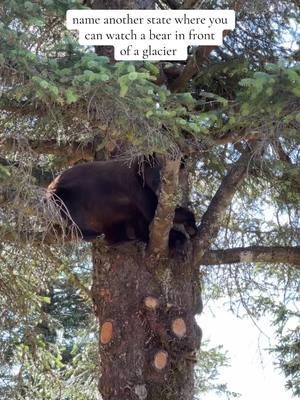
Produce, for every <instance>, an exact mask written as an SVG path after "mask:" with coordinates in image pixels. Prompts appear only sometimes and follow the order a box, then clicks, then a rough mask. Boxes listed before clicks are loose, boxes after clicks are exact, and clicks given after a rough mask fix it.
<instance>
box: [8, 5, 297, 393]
mask: <svg viewBox="0 0 300 400" xmlns="http://www.w3.org/2000/svg"><path fill="white" fill-rule="evenodd" d="M202 3H203V2H202ZM234 3H235V2H234ZM232 4H233V2H231V1H227V0H226V1H221V2H220V1H217V0H211V1H205V2H204V3H203V4H202V6H203V8H216V7H218V8H230V7H231V6H232ZM83 7H84V6H83V5H82V1H79V0H59V1H54V0H34V1H33V0H32V1H23V0H3V1H2V2H1V4H0V37H1V41H0V84H1V96H0V108H1V110H2V111H1V113H0V130H1V134H0V140H1V141H2V140H4V139H7V138H10V139H12V141H13V146H11V148H10V149H9V150H8V151H7V152H6V150H4V154H3V157H5V159H4V162H3V163H2V160H0V183H1V193H0V194H1V196H0V199H1V201H2V197H4V200H5V198H6V196H7V197H8V200H10V202H8V205H7V203H5V201H4V205H3V204H1V218H0V219H1V221H0V228H1V231H0V233H1V246H0V251H1V254H0V263H1V268H0V309H1V310H3V311H1V313H0V397H1V398H2V399H4V400H6V399H14V398H15V399H25V400H26V399H28V400H29V399H30V400H32V399H36V400H39V399H40V400H46V399H47V400H48V399H49V400H50V399H51V400H57V399H58V398H61V399H64V400H92V399H95V398H96V396H95V393H96V390H97V389H96V382H95V376H97V375H98V371H97V368H98V367H97V360H96V359H95V354H96V347H97V344H96V342H97V339H96V327H95V323H94V321H93V320H92V319H91V318H90V315H91V308H90V301H89V298H88V290H87V288H88V287H89V285H90V270H89V267H88V266H87V265H88V264H87V261H86V260H87V259H86V254H85V252H84V248H80V249H79V251H78V252H75V249H74V248H67V247H65V248H64V250H63V251H62V249H61V248H59V249H58V247H53V248H52V247H49V246H46V245H45V246H40V247H39V246H36V243H35V240H37V241H38V239H39V236H40V235H39V234H40V233H43V223H45V221H44V220H43V221H42V222H41V220H40V219H37V218H36V217H35V216H34V215H30V212H29V211H30V209H31V208H32V204H35V205H36V204H40V203H39V201H38V200H40V199H41V198H42V191H36V187H35V185H36V184H39V183H41V181H43V179H42V178H43V173H44V172H45V171H46V172H49V171H51V172H52V171H59V170H61V169H62V168H66V166H67V164H68V161H66V159H65V157H64V154H63V155H59V156H57V155H56V154H51V155H50V154H47V152H46V153H45V154H41V155H40V154H38V147H33V148H31V147H30V143H31V141H34V142H35V143H37V144H39V142H41V143H44V142H45V141H46V142H47V143H55V145H64V144H65V145H66V146H67V145H68V144H70V143H71V144H73V143H76V145H78V146H79V147H82V148H83V149H84V148H85V146H87V145H89V144H91V143H92V144H95V146H96V150H97V152H101V151H102V150H103V149H104V148H105V146H106V145H110V144H116V143H117V144H118V145H119V143H121V144H122V145H124V147H125V149H129V150H128V152H127V153H126V152H125V155H124V156H125V157H126V158H127V159H128V158H132V157H133V156H136V155H140V154H150V153H152V152H156V153H157V154H171V155H173V154H177V152H178V150H179V148H180V150H184V151H186V149H187V152H189V151H191V153H192V154H193V160H192V161H193V163H194V165H196V168H195V173H194V176H193V182H192V183H193V188H194V189H193V195H192V200H193V207H194V209H195V210H196V212H197V214H198V215H197V216H198V217H201V216H202V215H203V214H204V212H205V211H206V208H207V206H208V204H209V203H210V202H211V199H212V196H213V194H214V193H215V192H216V190H217V189H218V187H219V185H220V181H221V179H222V178H223V177H224V176H225V174H226V173H227V171H228V170H229V169H230V166H231V164H232V163H234V162H235V160H237V158H239V156H240V151H241V148H242V149H243V148H244V147H245V139H247V138H248V137H250V138H258V139H260V140H261V142H262V144H263V149H262V152H261V153H262V154H260V155H259V156H260V157H257V159H256V157H254V159H253V160H251V164H250V165H249V176H248V179H247V181H246V183H245V184H244V185H243V187H241V189H240V192H239V193H238V194H237V195H236V197H235V199H234V202H233V205H232V207H231V209H230V210H229V212H228V213H227V215H226V218H225V219H224V221H223V225H222V227H221V231H220V234H219V237H218V239H217V240H216V242H215V243H214V245H215V246H216V247H217V248H220V249H222V248H226V247H228V248H230V247H237V246H248V245H264V246H271V245H274V246H278V245H281V246H289V245H293V246H299V229H300V228H299V225H300V222H299V221H300V212H299V209H300V208H299V205H300V184H299V182H300V179H299V177H300V175H299V166H300V158H299V154H300V152H299V146H300V140H299V139H300V138H299V123H300V101H299V97H300V68H299V58H298V61H297V57H298V56H297V52H296V51H295V52H294V53H293V50H292V49H288V48H287V47H286V46H285V47H284V46H283V43H282V38H284V37H286V34H287V32H292V25H293V21H295V22H297V20H298V19H299V15H300V14H299V12H297V11H298V9H297V8H296V7H297V4H296V2H294V1H284V0H282V1H272V0H270V1H268V2H267V7H266V5H265V3H264V2H261V1H254V2H253V1H252V2H250V1H248V2H246V3H245V6H244V8H243V10H242V12H240V13H239V16H238V17H239V18H238V22H239V23H238V26H237V28H236V30H235V32H234V33H233V34H232V35H230V37H228V38H227V40H226V45H225V46H223V47H222V48H219V49H217V51H216V52H214V53H213V54H212V55H211V56H210V60H209V62H207V63H206V62H205V63H203V65H202V63H201V65H199V74H198V75H197V77H195V79H193V80H191V81H190V82H189V83H188V85H187V88H186V89H185V90H186V91H185V92H179V93H173V92H171V91H170V90H169V89H168V88H167V87H166V86H158V85H157V84H156V80H157V79H158V77H159V75H160V69H159V66H158V65H157V64H155V63H150V62H136V63H132V62H117V63H115V64H110V62H109V60H108V58H107V57H103V56H98V55H96V54H95V53H94V52H93V51H92V49H90V48H88V49H85V48H83V47H81V46H79V44H78V42H77V39H76V34H74V33H71V32H68V31H66V28H65V25H64V19H65V12H66V10H67V9H71V8H74V9H79V8H83ZM268 10H272V12H268ZM284 34H285V36H284ZM176 66H177V67H180V65H179V64H178V65H177V64H176ZM228 137H229V139H228ZM227 139H228V140H227ZM220 142H221V144H220ZM250 143H251V141H250ZM0 146H1V144H0ZM37 146H38V145H37ZM0 150H1V148H0ZM1 151H2V150H1ZM282 153H284V154H285V155H286V156H284V154H283V155H282ZM122 155H123V154H122ZM2 164H3V165H2ZM41 171H42V172H41ZM46 181H47V179H46ZM48 181H49V179H48ZM43 184H45V182H44V181H43ZM2 195H3V196H2ZM9 196H11V197H9ZM11 199H12V200H11ZM20 199H21V201H20ZM270 210H271V211H270ZM270 212H271V214H272V217H270V216H269V213H270ZM28 213H29V215H28ZM46 222H47V221H46ZM28 227H29V228H30V229H34V230H35V232H36V237H35V236H33V237H30V238H28V237H27V236H25V237H24V235H22V234H23V233H24V231H25V232H28ZM26 229H27V231H26ZM29 233H32V232H29ZM29 233H28V235H29ZM78 253H80V255H82V259H81V263H80V264H76V260H78V258H79V255H78ZM202 272H203V277H204V278H203V279H204V296H205V298H206V299H210V298H212V299H219V298H223V297H224V296H226V299H227V302H229V308H230V309H231V310H232V311H233V312H235V313H236V314H238V315H241V314H246V315H247V316H250V317H251V318H252V319H258V318H260V317H262V316H271V318H273V319H274V321H275V325H274V327H275V328H274V329H276V331H277V335H278V343H277V345H276V346H274V352H275V354H276V357H277V360H278V366H279V367H280V368H281V369H282V370H283V371H284V372H285V374H286V377H287V385H288V387H289V388H290V389H291V390H292V391H293V393H294V394H296V395H297V394H298V395H299V330H298V329H294V327H292V328H291V329H289V330H288V329H287V325H286V324H287V321H288V320H290V318H292V317H294V314H292V312H291V310H289V311H287V310H286V308H288V306H289V302H293V301H296V300H297V293H298V291H299V287H298V286H297V281H298V280H299V273H297V271H294V270H291V269H289V268H288V267H287V266H282V265H281V266H274V267H272V268H271V267H270V266H268V265H263V264H259V263H257V264H256V266H254V265H249V264H242V265H239V267H235V266H232V267H231V268H228V267H225V268H224V267H222V266H220V267H214V268H211V267H209V268H204V267H202ZM284 327H285V328H284ZM200 357H201V365H200V367H199V368H198V369H197V380H198V386H199V390H200V391H199V394H198V396H201V393H203V392H208V391H215V392H217V393H222V394H224V395H225V396H230V397H235V396H236V394H235V393H233V392H230V391H229V389H228V388H227V387H226V385H224V384H222V383H220V382H219V381H218V379H217V378H218V371H219V368H222V367H223V366H225V365H227V364H228V360H227V358H226V356H224V354H222V353H221V349H219V348H217V349H209V350H206V349H205V348H204V347H203V349H202V352H201V354H200Z"/></svg>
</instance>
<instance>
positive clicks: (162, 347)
mask: <svg viewBox="0 0 300 400" xmlns="http://www.w3.org/2000/svg"><path fill="white" fill-rule="evenodd" d="M191 246H192V245H190V247H191ZM191 254H192V249H191V248H189V249H188V250H187V252H186V254H185V256H184V257H182V256H181V257H180V259H179V258H176V259H175V258H169V259H164V260H163V261H160V260H157V258H155V257H152V256H149V254H147V251H146V249H145V245H143V244H139V243H127V244H123V245H119V246H116V247H106V246H105V245H104V244H103V242H102V241H101V240H99V241H98V242H96V243H95V244H94V245H93V265H94V277H93V287H92V294H93V301H94V304H95V313H96V315H97V317H98V318H99V323H100V330H99V346H100V370H101V377H100V380H99V390H100V393H101V395H102V397H103V399H104V400H108V399H109V400H121V399H122V400H133V399H134V400H145V399H147V400H160V399H164V400H166V399H168V400H175V399H177V400H178V399H185V400H192V398H193V386H194V385H193V366H194V362H195V351H196V350H197V349H198V348H199V346H200V340H201V330H200V328H199V327H198V326H197V324H196V322H195V314H198V313H200V312H201V310H202V303H201V297H200V286H199V276H198V271H197V270H196V269H193V267H192V265H193V263H192V262H191Z"/></svg>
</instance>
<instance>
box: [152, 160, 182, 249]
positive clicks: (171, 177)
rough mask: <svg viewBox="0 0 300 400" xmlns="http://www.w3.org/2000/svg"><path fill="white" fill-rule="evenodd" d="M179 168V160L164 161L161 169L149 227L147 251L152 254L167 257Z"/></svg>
mask: <svg viewBox="0 0 300 400" xmlns="http://www.w3.org/2000/svg"><path fill="white" fill-rule="evenodd" d="M179 167H180V158H179V159H177V160H174V161H171V160H166V161H165V163H164V166H163V168H162V172H161V174H162V179H161V189H160V196H159V202H158V206H157V209H156V212H155V217H154V219H153V222H152V223H151V226H150V240H149V250H150V252H151V253H154V254H160V255H167V252H168V242H169V232H170V230H171V227H172V223H173V219H174V210H175V206H176V204H175V202H176V195H175V194H176V189H177V187H178V176H179Z"/></svg>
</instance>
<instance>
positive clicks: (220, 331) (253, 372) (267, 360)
mask: <svg viewBox="0 0 300 400" xmlns="http://www.w3.org/2000/svg"><path fill="white" fill-rule="evenodd" d="M212 307H213V313H212V311H211V309H212ZM197 321H198V323H199V325H200V326H201V329H202V331H203V340H207V339H209V340H210V347H213V346H217V345H220V344H222V345H223V346H224V350H227V351H228V356H229V357H230V364H231V366H230V367H224V368H222V370H221V374H220V382H222V383H227V384H228V389H229V390H232V391H234V392H238V393H240V394H241V397H239V400H263V399H272V400H295V397H292V395H291V393H289V392H288V391H287V390H285V388H284V383H285V380H284V377H283V375H281V374H280V372H279V370H277V369H275V367H274V365H273V359H272V356H270V355H269V353H268V352H267V351H266V350H265V349H266V348H268V347H269V346H270V339H271V340H272V339H274V338H273V336H272V330H273V329H272V328H271V326H270V322H269V321H268V319H266V318H264V319H262V320H260V321H259V322H258V325H259V328H260V330H261V331H262V332H263V333H262V332H260V331H259V329H258V328H257V327H256V326H255V325H254V323H253V322H251V321H250V320H249V318H248V319H238V318H237V317H235V316H234V315H233V314H232V313H230V312H228V311H226V310H224V307H222V306H221V305H220V304H212V303H210V307H208V306H206V309H204V311H203V313H202V314H201V316H199V318H197ZM220 399H221V398H220V396H218V395H217V394H207V395H205V396H204V395H202V400H220Z"/></svg>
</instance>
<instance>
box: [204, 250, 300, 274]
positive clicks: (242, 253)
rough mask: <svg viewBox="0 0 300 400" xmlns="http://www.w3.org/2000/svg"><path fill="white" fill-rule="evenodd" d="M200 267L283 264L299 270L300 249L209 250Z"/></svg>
mask: <svg viewBox="0 0 300 400" xmlns="http://www.w3.org/2000/svg"><path fill="white" fill-rule="evenodd" d="M198 262H199V263H201V264H202V265H219V264H235V263H255V262H261V263H270V264H271V263H272V264H277V263H284V264H290V265H293V266H294V267H296V268H297V269H300V247H280V246H278V247H277V246H276V247H264V246H250V247H237V248H233V249H225V250H209V251H207V252H206V253H205V254H204V256H203V258H202V259H199V260H198Z"/></svg>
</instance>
